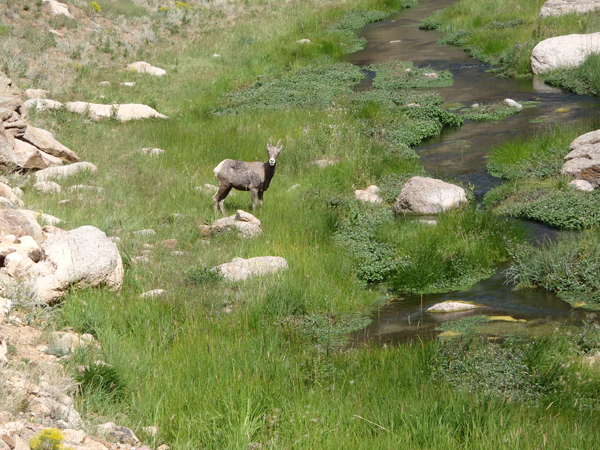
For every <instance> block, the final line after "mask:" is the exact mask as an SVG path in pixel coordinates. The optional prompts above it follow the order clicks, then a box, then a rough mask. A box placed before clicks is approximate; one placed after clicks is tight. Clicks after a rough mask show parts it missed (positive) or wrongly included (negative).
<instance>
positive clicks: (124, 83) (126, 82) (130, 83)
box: [119, 81, 135, 87]
mask: <svg viewBox="0 0 600 450" xmlns="http://www.w3.org/2000/svg"><path fill="white" fill-rule="evenodd" d="M119 84H120V85H121V86H127V87H133V86H135V81H124V82H123V83H119Z"/></svg>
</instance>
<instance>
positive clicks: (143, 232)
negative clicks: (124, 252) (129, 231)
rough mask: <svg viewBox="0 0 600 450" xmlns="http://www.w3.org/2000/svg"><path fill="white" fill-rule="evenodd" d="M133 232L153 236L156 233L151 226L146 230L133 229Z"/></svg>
mask: <svg viewBox="0 0 600 450" xmlns="http://www.w3.org/2000/svg"><path fill="white" fill-rule="evenodd" d="M133 234H136V235H138V236H154V235H155V234H156V231H154V230H153V229H152V228H148V229H146V230H139V231H134V232H133Z"/></svg>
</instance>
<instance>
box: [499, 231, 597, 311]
mask: <svg viewBox="0 0 600 450" xmlns="http://www.w3.org/2000/svg"><path fill="white" fill-rule="evenodd" d="M508 274H509V277H510V279H511V280H512V281H513V282H514V283H515V284H516V285H517V287H518V288H521V289H525V288H543V289H546V290H549V291H553V292H557V293H558V294H559V295H560V296H561V297H562V298H563V299H565V300H567V301H568V302H570V303H572V304H582V303H583V304H585V305H586V307H588V308H592V309H598V307H599V306H600V285H599V282H598V280H599V279H600V278H599V275H600V245H599V244H598V230H597V228H596V229H594V230H590V231H586V232H583V233H582V234H580V235H576V236H572V237H570V238H567V239H564V240H562V241H561V242H559V243H557V244H554V245H545V246H543V247H542V248H539V249H535V250H533V251H531V252H529V254H527V255H522V256H521V257H519V258H517V259H516V260H515V262H514V263H513V264H512V265H511V267H510V270H509V273H508Z"/></svg>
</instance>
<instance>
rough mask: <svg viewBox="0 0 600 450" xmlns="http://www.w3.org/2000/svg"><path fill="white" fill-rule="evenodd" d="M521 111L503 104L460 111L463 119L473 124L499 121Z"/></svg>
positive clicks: (492, 104)
mask: <svg viewBox="0 0 600 450" xmlns="http://www.w3.org/2000/svg"><path fill="white" fill-rule="evenodd" d="M519 111H521V110H520V109H519V108H517V107H515V106H510V105H508V104H507V103H505V102H498V103H491V104H489V105H480V106H477V107H475V108H467V109H463V110H461V112H462V114H463V117H464V118H465V119H469V120H474V121H475V122H484V121H489V120H499V119H502V118H504V117H508V116H511V115H513V114H516V113H518V112H519Z"/></svg>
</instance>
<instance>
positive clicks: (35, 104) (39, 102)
mask: <svg viewBox="0 0 600 450" xmlns="http://www.w3.org/2000/svg"><path fill="white" fill-rule="evenodd" d="M25 106H26V107H27V108H35V109H37V110H38V111H45V110H47V109H60V108H62V107H63V104H62V103H61V102H57V101H56V100H49V99H45V98H33V99H30V100H26V101H25Z"/></svg>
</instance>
